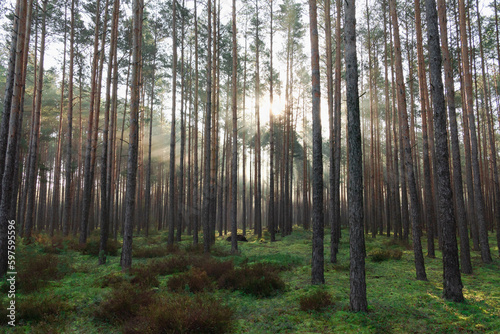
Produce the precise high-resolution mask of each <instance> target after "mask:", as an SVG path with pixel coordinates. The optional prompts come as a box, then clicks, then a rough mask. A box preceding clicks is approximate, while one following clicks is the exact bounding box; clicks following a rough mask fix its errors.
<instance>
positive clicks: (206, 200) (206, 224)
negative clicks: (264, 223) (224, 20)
mask: <svg viewBox="0 0 500 334" xmlns="http://www.w3.org/2000/svg"><path fill="white" fill-rule="evenodd" d="M211 19H212V0H208V25H207V28H208V32H207V37H208V43H207V45H208V47H207V106H206V108H207V109H206V114H205V133H204V145H205V148H204V149H205V153H204V159H205V161H204V168H205V171H204V175H203V179H204V180H203V208H202V210H203V211H202V217H203V250H204V252H205V253H208V252H210V220H209V215H210V207H211V206H210V202H211V201H210V199H211V195H210V183H211V182H210V158H211V157H210V155H211V152H210V146H211V145H210V144H211V138H210V137H211V134H210V130H211V123H212V120H211V118H212V117H211V116H212V48H211V46H212V22H211Z"/></svg>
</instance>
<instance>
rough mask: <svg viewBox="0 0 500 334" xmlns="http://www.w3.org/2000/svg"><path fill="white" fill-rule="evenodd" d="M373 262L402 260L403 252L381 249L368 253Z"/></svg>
mask: <svg viewBox="0 0 500 334" xmlns="http://www.w3.org/2000/svg"><path fill="white" fill-rule="evenodd" d="M368 256H369V257H370V260H371V261H372V262H382V261H386V260H389V259H393V260H400V259H401V257H402V256H403V252H402V251H401V250H400V249H380V248H376V249H374V250H372V251H371V252H370V253H368Z"/></svg>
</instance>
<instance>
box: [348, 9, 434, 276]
mask: <svg viewBox="0 0 500 334" xmlns="http://www.w3.org/2000/svg"><path fill="white" fill-rule="evenodd" d="M390 6H391V16H392V24H393V29H394V48H395V67H396V84H397V97H398V109H399V114H400V122H401V124H400V129H401V134H400V138H401V139H402V146H403V145H404V146H403V147H404V165H405V172H406V181H407V186H408V192H409V195H410V210H411V211H410V212H411V219H412V234H413V252H414V255H415V269H416V271H417V279H418V280H427V275H426V273H425V265H424V256H423V254H422V244H421V242H420V233H421V232H420V230H419V224H420V221H421V219H420V208H419V203H418V193H417V185H416V182H415V174H414V170H413V159H412V154H411V145H410V131H409V126H408V113H407V111H406V93H405V86H404V78H403V65H402V60H401V43H400V39H399V25H398V17H397V14H396V3H395V0H390ZM403 196H404V194H403ZM403 204H404V202H403ZM403 210H404V208H403ZM351 237H352V236H351Z"/></svg>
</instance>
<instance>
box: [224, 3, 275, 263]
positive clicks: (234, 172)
mask: <svg viewBox="0 0 500 334" xmlns="http://www.w3.org/2000/svg"><path fill="white" fill-rule="evenodd" d="M271 15H272V14H271ZM271 30H272V28H271ZM232 31H233V73H232V85H233V87H232V90H231V92H232V111H233V147H232V149H233V153H232V161H231V253H232V254H235V253H237V252H238V238H237V234H238V220H237V219H238V218H237V217H238V105H237V103H238V101H237V99H236V97H237V90H238V87H237V80H238V77H237V70H238V52H237V46H238V44H237V42H236V34H237V31H236V0H233V22H232ZM271 71H272V66H271ZM271 78H272V75H271ZM271 82H272V80H271ZM271 94H272V93H271Z"/></svg>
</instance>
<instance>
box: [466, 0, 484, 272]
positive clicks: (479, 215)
mask: <svg viewBox="0 0 500 334" xmlns="http://www.w3.org/2000/svg"><path fill="white" fill-rule="evenodd" d="M459 11H460V18H459V19H460V40H461V42H462V48H461V50H462V65H463V72H464V81H465V102H466V110H467V115H468V121H469V129H470V144H471V159H472V174H473V183H474V209H475V213H476V219H477V224H478V227H479V240H480V248H481V260H482V261H483V262H484V263H490V262H491V261H492V259H491V253H490V246H489V242H488V230H487V227H486V221H485V217H484V199H483V194H482V192H481V180H480V169H479V158H478V147H477V146H478V142H477V135H476V123H475V120H474V107H473V95H472V76H471V73H470V67H469V51H468V50H469V48H468V41H467V30H466V20H465V3H464V0H459Z"/></svg>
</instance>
